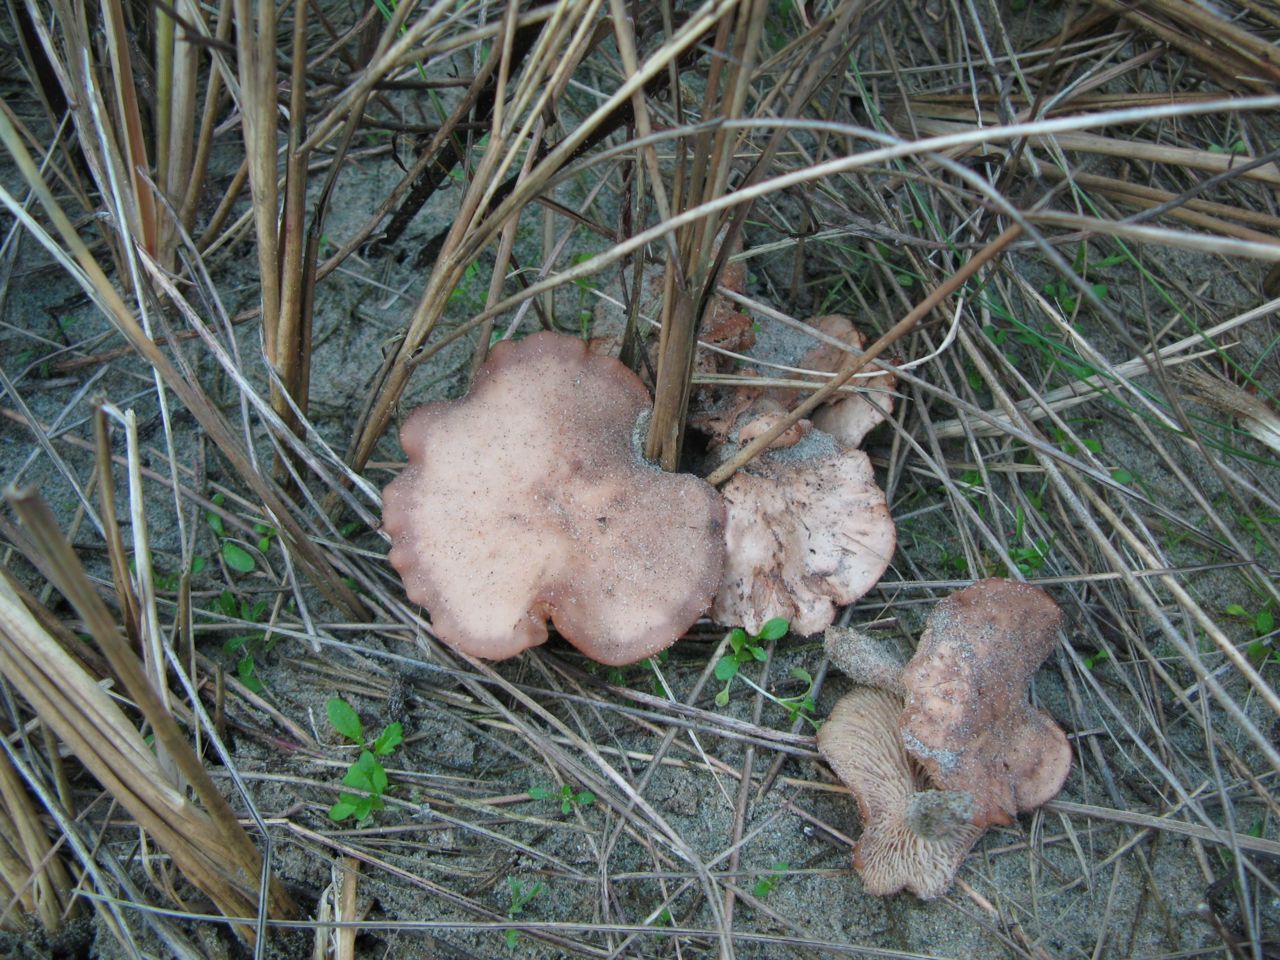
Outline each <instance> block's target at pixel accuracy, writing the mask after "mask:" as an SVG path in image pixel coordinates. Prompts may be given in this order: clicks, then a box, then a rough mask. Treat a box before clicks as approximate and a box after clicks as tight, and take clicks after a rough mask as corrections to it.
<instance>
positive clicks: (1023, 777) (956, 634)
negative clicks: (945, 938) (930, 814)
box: [901, 579, 1071, 826]
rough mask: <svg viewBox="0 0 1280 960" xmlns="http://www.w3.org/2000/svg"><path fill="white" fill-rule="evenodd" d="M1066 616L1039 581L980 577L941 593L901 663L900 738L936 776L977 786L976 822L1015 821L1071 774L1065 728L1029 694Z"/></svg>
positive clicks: (946, 783)
mask: <svg viewBox="0 0 1280 960" xmlns="http://www.w3.org/2000/svg"><path fill="white" fill-rule="evenodd" d="M1061 618H1062V614H1061V611H1060V610H1059V609H1058V605H1057V604H1056V603H1054V602H1053V600H1052V599H1051V598H1050V597H1049V595H1048V594H1047V593H1045V592H1044V591H1043V590H1041V589H1039V588H1037V587H1033V586H1030V585H1028V584H1025V583H1016V582H1014V581H1012V580H1001V579H990V580H980V581H978V582H977V583H974V584H973V585H971V586H969V587H966V588H965V589H963V590H960V591H957V592H956V593H953V594H951V595H950V596H949V597H946V598H945V599H943V600H941V601H939V603H938V604H937V606H935V607H934V609H933V611H932V613H930V615H929V622H928V625H927V627H926V629H925V631H924V633H923V634H921V637H920V643H919V646H918V647H917V649H916V655H915V656H914V657H913V658H912V660H911V662H910V663H909V664H907V667H906V669H905V670H904V671H903V675H902V682H903V686H904V687H905V689H906V692H907V699H906V709H905V710H904V712H903V714H902V723H901V727H902V737H903V741H904V743H905V744H906V746H907V748H908V749H909V750H910V751H911V753H912V754H913V755H914V756H916V757H917V758H918V759H919V761H920V762H921V763H922V764H923V765H924V767H925V769H926V770H927V771H928V773H929V776H930V778H931V779H932V780H933V781H934V782H935V783H937V784H938V785H940V786H943V787H946V788H947V789H952V790H968V791H970V792H971V793H973V795H974V798H975V801H976V804H977V807H976V810H975V814H974V822H975V823H978V824H980V825H983V826H987V825H991V824H1004V823H1011V822H1012V821H1013V818H1014V816H1015V815H1016V814H1018V813H1021V812H1026V811H1028V810H1033V809H1035V808H1036V807H1038V806H1040V805H1041V804H1043V803H1044V802H1045V801H1047V800H1049V799H1050V798H1052V797H1053V796H1054V795H1055V794H1057V793H1058V791H1059V790H1061V789H1062V785H1063V783H1064V782H1065V781H1066V778H1067V774H1068V773H1069V771H1070V769H1071V747H1070V746H1069V745H1068V743H1067V738H1066V735H1065V734H1064V733H1063V732H1062V730H1061V729H1060V728H1059V727H1058V725H1057V724H1056V723H1054V722H1053V720H1052V718H1050V717H1049V716H1048V714H1046V713H1044V712H1043V711H1042V710H1038V709H1036V708H1035V707H1033V706H1031V704H1030V703H1028V702H1027V686H1028V684H1029V683H1030V680H1031V676H1032V674H1034V673H1035V671H1036V669H1037V668H1038V667H1039V666H1040V664H1041V663H1042V662H1043V661H1044V659H1045V658H1046V657H1047V656H1048V655H1049V654H1050V653H1051V652H1052V650H1053V647H1054V644H1055V643H1056V642H1057V634H1058V627H1059V624H1060V622H1061Z"/></svg>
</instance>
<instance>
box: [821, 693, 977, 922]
mask: <svg viewBox="0 0 1280 960" xmlns="http://www.w3.org/2000/svg"><path fill="white" fill-rule="evenodd" d="M901 713H902V699H901V698H900V697H898V696H896V695H894V694H893V693H890V692H889V691H886V690H879V689H875V688H873V687H857V688H856V689H854V690H853V692H851V693H848V694H846V695H845V696H844V697H842V698H841V699H840V701H839V702H838V703H836V705H835V708H834V709H833V710H832V711H831V715H830V716H829V717H828V718H827V720H826V722H825V723H823V725H822V729H821V730H819V731H818V749H819V750H820V751H821V752H822V756H823V757H824V758H826V761H827V763H829V764H830V765H831V768H832V769H833V770H834V771H835V772H836V775H837V776H839V777H840V779H841V780H842V781H844V783H845V785H846V786H847V787H848V788H849V790H850V791H851V792H852V793H853V795H854V797H856V798H857V801H858V813H859V815H860V816H861V818H862V836H861V837H860V838H859V839H858V842H857V844H856V845H855V846H854V848H853V865H854V867H855V868H856V869H857V871H858V873H859V874H861V876H862V881H863V884H864V886H865V887H866V890H867V892H868V893H871V894H875V895H878V896H884V895H887V894H891V893H897V892H898V891H899V890H902V889H904V888H905V889H907V890H910V891H911V892H912V893H914V894H916V896H918V897H922V898H925V899H929V898H932V897H937V896H941V895H942V894H943V893H945V892H946V891H947V888H948V887H950V886H951V881H952V880H953V879H954V878H955V875H956V871H957V870H958V869H959V868H960V864H961V863H962V862H963V861H964V858H965V855H966V854H967V853H968V852H969V849H970V848H971V847H972V846H973V844H974V842H975V841H976V840H977V839H978V837H980V836H981V835H982V832H983V828H982V827H978V826H975V825H973V824H972V823H970V822H968V821H969V819H970V814H971V812H972V807H973V797H972V796H971V795H969V794H967V793H956V792H951V791H938V790H932V789H930V785H929V782H928V780H927V778H926V776H925V773H924V770H923V769H922V768H921V767H920V765H919V764H918V763H916V762H915V761H914V760H913V759H912V758H911V757H909V756H908V755H907V752H906V750H904V749H903V746H902V741H901V739H900V738H899V735H898V716H899V714H901Z"/></svg>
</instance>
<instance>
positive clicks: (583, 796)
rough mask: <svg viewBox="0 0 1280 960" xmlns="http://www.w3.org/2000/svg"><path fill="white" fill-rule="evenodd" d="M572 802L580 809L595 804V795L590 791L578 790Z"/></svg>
mask: <svg viewBox="0 0 1280 960" xmlns="http://www.w3.org/2000/svg"><path fill="white" fill-rule="evenodd" d="M573 800H574V802H575V803H576V804H578V806H580V807H585V806H587V805H588V804H591V803H595V802H596V795H595V794H594V793H592V792H591V791H590V790H579V791H578V793H577V794H576V795H575V796H574V798H573Z"/></svg>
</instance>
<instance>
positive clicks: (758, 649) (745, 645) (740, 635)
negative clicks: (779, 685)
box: [715, 617, 818, 730]
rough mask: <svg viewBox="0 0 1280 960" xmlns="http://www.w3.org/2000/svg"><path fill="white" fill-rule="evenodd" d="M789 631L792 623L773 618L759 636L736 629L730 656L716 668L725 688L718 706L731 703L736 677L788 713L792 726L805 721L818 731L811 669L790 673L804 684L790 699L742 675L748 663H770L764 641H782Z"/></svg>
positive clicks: (721, 659) (731, 637) (731, 639)
mask: <svg viewBox="0 0 1280 960" xmlns="http://www.w3.org/2000/svg"><path fill="white" fill-rule="evenodd" d="M790 629H791V624H790V622H789V621H788V620H786V619H785V618H783V617H774V618H773V619H772V620H768V621H766V622H765V624H764V625H763V626H762V627H761V628H760V632H759V633H747V631H746V630H743V629H742V628H741V627H734V628H733V629H732V630H731V631H730V632H729V653H726V654H725V655H724V656H723V657H721V658H720V660H719V662H718V663H716V668H715V675H716V679H717V680H721V681H723V682H724V687H723V689H721V690H720V692H719V693H717V694H716V706H718V707H723V706H726V705H727V704H728V703H729V690H730V689H731V688H732V686H733V680H734V678H735V677H737V678H738V679H739V680H741V681H742V682H743V683H745V684H746V685H747V686H748V687H750V688H751V689H752V690H755V691H756V692H757V693H759V694H760V695H761V696H763V697H764V698H765V699H766V700H768V701H770V702H771V703H774V704H777V705H778V706H779V707H781V708H782V709H783V710H785V711H787V718H788V719H789V720H790V721H791V722H792V723H795V722H796V720H799V719H803V720H805V721H806V722H808V724H809V725H810V726H811V727H813V728H814V729H815V730H816V729H817V728H818V724H817V723H816V722H815V721H814V719H813V711H814V709H815V704H814V698H813V677H812V676H811V675H810V673H809V671H808V670H805V669H803V668H802V667H792V668H791V670H790V671H789V672H790V675H791V678H792V679H793V680H800V681H802V682H803V683H804V684H805V689H804V691H803V692H802V693H799V694H796V695H795V696H791V697H778V696H774V695H773V694H772V693H770V692H769V691H768V690H765V689H764V688H763V687H761V686H760V685H759V684H757V683H755V682H754V681H752V680H751V679H749V678H748V677H747V676H746V674H744V673H743V672H742V668H743V667H744V666H746V665H747V664H749V663H753V662H763V661H765V660H767V659H768V658H769V654H768V651H766V650H765V648H764V642H767V641H770V640H778V639H781V638H782V637H785V636H786V635H787V631H788V630H790Z"/></svg>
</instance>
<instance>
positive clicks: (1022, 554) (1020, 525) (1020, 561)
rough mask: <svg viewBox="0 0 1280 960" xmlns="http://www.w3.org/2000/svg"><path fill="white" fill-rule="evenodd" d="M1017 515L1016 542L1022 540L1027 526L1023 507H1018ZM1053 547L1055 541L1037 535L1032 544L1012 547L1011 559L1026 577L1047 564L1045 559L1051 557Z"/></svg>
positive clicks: (1014, 534) (1014, 532)
mask: <svg viewBox="0 0 1280 960" xmlns="http://www.w3.org/2000/svg"><path fill="white" fill-rule="evenodd" d="M1014 516H1015V526H1014V530H1013V539H1014V541H1015V542H1017V541H1021V540H1022V538H1023V537H1022V535H1023V531H1024V530H1025V528H1026V515H1025V513H1024V512H1023V509H1022V507H1018V509H1017V512H1016V513H1015V514H1014ZM1052 549H1053V543H1052V542H1051V541H1049V540H1046V539H1045V538H1044V537H1036V538H1035V539H1034V540H1032V541H1031V544H1030V546H1025V547H1010V548H1009V559H1010V560H1012V561H1013V565H1014V566H1015V567H1017V568H1018V570H1019V572H1021V573H1022V575H1023V576H1024V577H1030V576H1033V575H1034V574H1035V573H1036V572H1037V571H1038V570H1039V569H1040V568H1041V567H1043V566H1044V565H1045V561H1046V560H1048V559H1049V551H1050V550H1052Z"/></svg>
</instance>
